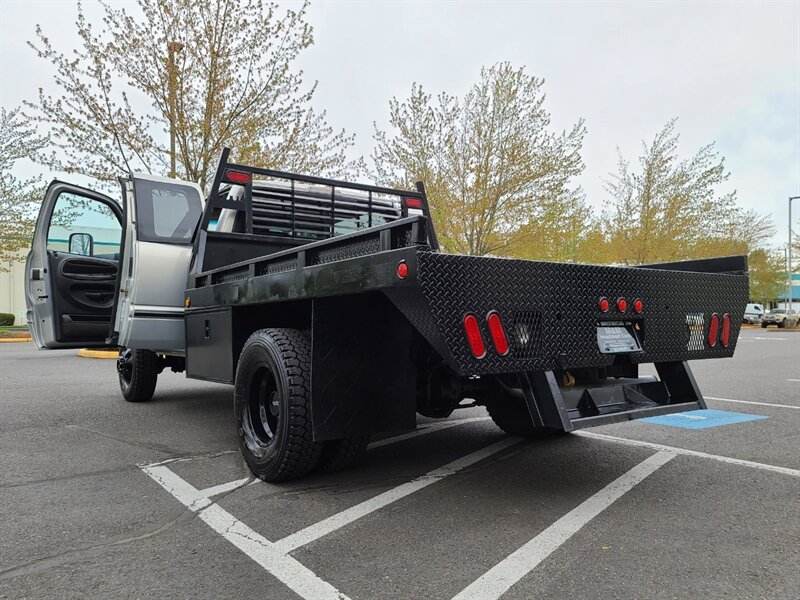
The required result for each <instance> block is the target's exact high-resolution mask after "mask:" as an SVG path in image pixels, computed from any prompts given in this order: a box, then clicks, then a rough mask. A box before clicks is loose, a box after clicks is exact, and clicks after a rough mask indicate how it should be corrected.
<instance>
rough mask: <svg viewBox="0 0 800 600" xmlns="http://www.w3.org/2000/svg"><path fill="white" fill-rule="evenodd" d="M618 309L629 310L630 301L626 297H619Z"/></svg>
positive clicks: (620, 310)
mask: <svg viewBox="0 0 800 600" xmlns="http://www.w3.org/2000/svg"><path fill="white" fill-rule="evenodd" d="M617 310H618V311H619V312H625V311H626V310H628V301H627V300H625V298H617Z"/></svg>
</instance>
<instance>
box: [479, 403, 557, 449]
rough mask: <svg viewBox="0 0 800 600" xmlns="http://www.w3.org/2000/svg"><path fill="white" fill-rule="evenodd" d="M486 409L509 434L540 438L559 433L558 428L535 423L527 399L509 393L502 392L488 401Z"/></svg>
mask: <svg viewBox="0 0 800 600" xmlns="http://www.w3.org/2000/svg"><path fill="white" fill-rule="evenodd" d="M486 410H487V411H488V412H489V416H490V417H491V418H492V421H494V424H495V425H497V426H498V427H499V428H500V429H502V430H503V431H505V432H506V433H507V434H509V435H516V436H518V437H525V438H540V437H547V436H550V435H554V434H556V433H559V430H558V429H552V428H550V427H537V426H536V425H534V423H533V419H531V415H530V413H529V412H528V405H527V404H526V403H525V401H524V400H522V399H520V398H515V397H513V396H510V395H508V394H500V395H498V397H497V398H496V399H494V400H492V401H491V402H487V403H486Z"/></svg>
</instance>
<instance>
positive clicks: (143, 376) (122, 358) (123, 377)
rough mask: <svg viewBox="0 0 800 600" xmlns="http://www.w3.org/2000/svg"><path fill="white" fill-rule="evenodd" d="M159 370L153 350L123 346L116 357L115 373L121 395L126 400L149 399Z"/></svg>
mask: <svg viewBox="0 0 800 600" xmlns="http://www.w3.org/2000/svg"><path fill="white" fill-rule="evenodd" d="M160 370H161V368H160V365H159V363H158V356H156V354H155V352H151V351H150V350H134V349H132V348H124V349H123V350H122V351H121V352H120V353H119V358H118V359H117V374H118V375H119V389H120V391H122V397H123V398H125V400H127V401H128V402H147V401H148V400H150V399H151V398H152V397H153V393H154V392H155V391H156V382H157V381H158V374H159V372H160Z"/></svg>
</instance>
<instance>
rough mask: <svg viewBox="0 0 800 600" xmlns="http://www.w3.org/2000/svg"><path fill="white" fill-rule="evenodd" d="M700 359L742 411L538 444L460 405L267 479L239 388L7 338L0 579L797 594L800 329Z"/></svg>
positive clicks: (252, 593)
mask: <svg viewBox="0 0 800 600" xmlns="http://www.w3.org/2000/svg"><path fill="white" fill-rule="evenodd" d="M693 369H694V372H695V376H696V378H697V380H698V383H699V384H700V387H701V389H702V390H703V392H704V393H705V394H706V396H707V397H709V400H708V405H709V408H710V409H713V410H714V411H721V412H722V413H734V414H733V415H728V416H726V415H725V414H714V413H700V414H697V415H689V416H688V417H684V419H686V422H687V424H688V423H692V424H693V426H692V427H685V426H674V425H675V423H664V422H663V421H658V420H656V421H653V422H632V423H625V424H618V425H611V426H605V427H601V428H596V429H591V430H587V431H584V432H580V433H576V434H572V435H564V436H557V437H554V438H551V439H546V440H537V441H530V440H520V439H516V438H510V437H507V436H505V435H504V434H503V433H502V432H500V431H499V430H498V429H497V428H496V427H495V426H494V425H493V423H492V422H491V420H489V419H488V418H487V416H486V413H485V411H484V410H483V409H480V408H475V409H466V410H463V411H460V412H459V413H457V414H455V415H453V417H451V418H450V419H448V420H445V421H431V420H429V419H420V428H418V429H417V430H416V431H414V432H407V433H403V434H397V435H392V436H384V437H382V438H381V439H376V440H374V441H373V444H372V447H371V449H370V450H369V451H368V453H367V457H366V459H365V460H364V462H363V463H362V464H360V465H359V466H358V467H357V468H354V469H351V470H349V471H346V472H342V473H333V474H326V475H316V476H311V477H308V478H305V479H302V480H299V481H293V482H289V483H285V484H280V485H275V484H266V483H263V482H261V481H253V480H252V478H251V477H250V474H249V471H248V470H247V468H246V466H245V465H244V463H243V461H242V459H241V458H240V455H239V452H238V449H237V447H236V438H235V432H234V431H233V420H232V415H231V406H230V405H231V391H230V389H229V388H227V387H224V386H217V385H213V384H205V383H198V382H193V381H189V380H185V379H184V378H183V377H182V376H180V375H174V374H167V375H165V376H162V378H161V379H160V381H159V387H158V390H157V392H156V397H155V399H154V401H153V402H151V403H149V404H143V405H136V404H127V403H125V402H123V401H122V400H121V399H120V398H119V394H118V389H117V384H116V380H115V376H114V365H113V361H103V360H91V359H79V358H77V357H76V356H75V353H74V352H73V351H63V352H61V351H59V352H49V353H45V352H41V353H37V352H36V351H34V350H33V349H32V347H31V346H30V345H29V344H6V345H3V346H0V386H1V387H0V394H2V400H1V401H0V464H2V471H1V472H0V506H2V507H3V519H2V525H1V526H0V529H2V531H1V532H0V533H2V535H0V597H6V598H64V597H70V598H72V597H74V598H83V597H89V596H91V597H110V596H115V597H136V598H156V597H157V598H185V597H189V596H191V597H195V598H197V597H199V598H221V597H237V598H345V597H347V598H352V599H354V600H355V599H368V598H398V599H399V598H412V597H420V598H460V599H467V598H475V599H478V598H479V599H482V600H484V599H485V600H490V599H491V598H499V597H500V596H502V597H503V598H519V599H523V598H525V599H527V598H532V597H551V598H562V597H563V598H566V597H569V598H596V597H601V596H605V597H615V598H643V597H647V598H651V597H652V598H661V597H663V598H667V597H668V598H697V597H704V598H706V597H708V598H723V597H725V598H752V597H769V598H796V597H797V596H798V590H800V575H798V570H797V568H796V566H797V565H798V564H800V525H799V524H800V503H798V498H800V450H798V449H799V448H800V381H795V380H800V333H792V332H783V331H782V332H780V333H777V332H776V333H772V332H769V333H764V332H762V331H760V330H746V331H744V332H743V333H742V336H741V339H740V344H739V348H738V350H737V355H736V357H735V358H733V359H727V360H717V361H707V362H699V363H696V364H693ZM713 398H718V399H713ZM741 415H747V416H748V417H757V418H752V419H749V420H743V419H742V418H741ZM690 417H691V418H690ZM712 417H717V419H718V421H719V424H716V423H714V425H715V426H708V425H710V424H712V423H711V421H712ZM737 421H738V422H737ZM698 423H703V424H704V425H705V426H704V427H697V426H696V424H698ZM677 425H681V422H678V423H677Z"/></svg>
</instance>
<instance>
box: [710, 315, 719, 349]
mask: <svg viewBox="0 0 800 600" xmlns="http://www.w3.org/2000/svg"><path fill="white" fill-rule="evenodd" d="M718 335H719V315H718V314H717V313H714V314H713V315H711V320H710V321H709V323H708V345H709V346H711V347H712V348H713V347H714V346H716V345H717V336H718Z"/></svg>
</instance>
